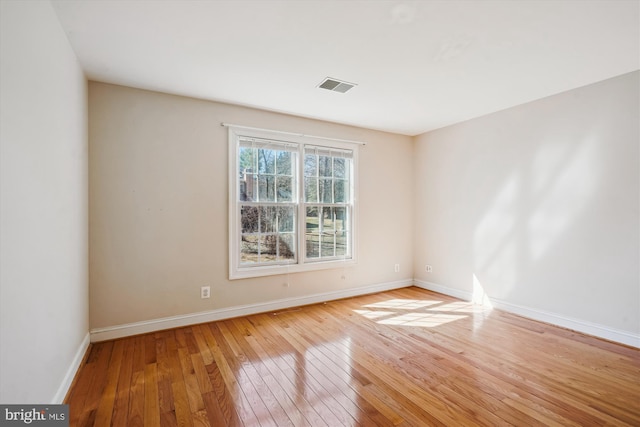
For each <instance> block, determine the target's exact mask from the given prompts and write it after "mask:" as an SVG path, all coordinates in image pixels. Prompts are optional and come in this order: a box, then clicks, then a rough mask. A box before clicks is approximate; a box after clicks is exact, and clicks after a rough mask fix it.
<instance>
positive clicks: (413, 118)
mask: <svg viewBox="0 0 640 427" xmlns="http://www.w3.org/2000/svg"><path fill="white" fill-rule="evenodd" d="M52 4H53V6H54V8H55V10H56V12H57V14H58V17H59V19H60V22H61V24H62V27H63V28H64V30H65V31H66V33H67V35H68V37H69V40H70V42H71V45H72V46H73V49H74V50H75V52H76V54H77V56H78V58H79V61H80V63H81V64H82V67H83V68H84V70H85V71H86V74H87V76H88V78H89V79H91V80H97V81H102V82H109V83H115V84H121V85H126V86H133V87H138V88H143V89H150V90H156V91H162V92H167V93H172V94H179V95H187V96H192V97H197V98H203V99H209V100H215V101H222V102H230V103H234V104H240V105H246V106H252V107H257V108H262V109H267V110H272V111H278V112H284V113H290V114H295V115H299V116H304V117H312V118H317V119H323V120H328V121H333V122H338V123H345V124H351V125H356V126H362V127H366V128H371V129H379V130H385V131H389V132H394V133H400V134H406V135H416V134H420V133H423V132H425V131H428V130H432V129H436V128H439V127H442V126H446V125H449V124H453V123H457V122H460V121H464V120H467V119H470V118H473V117H478V116H481V115H484V114H488V113H491V112H494V111H498V110H502V109H505V108H508V107H512V106H514V105H518V104H522V103H525V102H528V101H532V100H535V99H539V98H542V97H545V96H549V95H552V94H555V93H559V92H562V91H566V90H569V89H573V88H576V87H580V86H584V85H587V84H590V83H594V82H597V81H600V80H604V79H607V78H610V77H613V76H617V75H620V74H624V73H627V72H630V71H634V70H637V69H640V32H639V27H640V1H638V0H627V1H619V0H607V1H597V0H582V1H580V0H571V1H563V0H556V1H551V0H534V1H524V0H522V1H518V0H500V1H490V0H486V1H482V0H477V1H473V0H468V1H373V0H369V1H313V0H306V1H305V0H302V1H293V0H289V1H280V0H278V1H271V0H245V1H219V0H200V1H195V0H185V1H172V0H161V1H158V0H142V1H139V0H126V1H125V0H120V1H114V0H110V1H109V0H107V1H103V0H90V1H82V0H52ZM325 77H333V78H337V79H340V80H346V81H348V82H353V83H357V84H358V86H356V87H355V88H354V89H352V90H351V91H349V92H347V93H345V94H342V93H336V92H331V91H328V90H324V89H319V88H317V87H316V86H317V85H318V84H319V83H320V82H321V81H322V80H323V79H324V78H325Z"/></svg>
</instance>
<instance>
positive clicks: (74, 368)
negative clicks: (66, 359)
mask: <svg viewBox="0 0 640 427" xmlns="http://www.w3.org/2000/svg"><path fill="white" fill-rule="evenodd" d="M90 341H91V336H90V334H89V333H88V332H87V334H86V335H85V336H84V338H83V339H82V342H81V343H80V346H79V347H78V350H77V351H76V354H75V355H74V356H73V360H72V361H71V365H69V368H68V369H67V373H66V374H65V376H64V378H63V379H62V383H61V384H60V387H58V391H57V392H56V394H55V396H53V399H52V401H51V403H52V404H55V405H57V404H60V403H62V402H63V401H64V398H65V396H66V395H67V392H68V391H69V388H70V387H71V383H72V382H73V379H74V378H75V376H76V372H78V369H79V368H80V364H81V363H82V359H83V358H84V355H85V353H86V352H87V349H88V348H89V343H90Z"/></svg>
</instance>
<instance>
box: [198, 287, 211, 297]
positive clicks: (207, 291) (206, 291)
mask: <svg viewBox="0 0 640 427" xmlns="http://www.w3.org/2000/svg"><path fill="white" fill-rule="evenodd" d="M200 298H202V299H205V298H211V286H203V287H201V288H200Z"/></svg>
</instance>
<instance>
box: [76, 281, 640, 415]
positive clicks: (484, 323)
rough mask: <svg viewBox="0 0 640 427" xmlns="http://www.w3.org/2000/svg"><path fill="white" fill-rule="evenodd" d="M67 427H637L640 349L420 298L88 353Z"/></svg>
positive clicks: (373, 301) (358, 302)
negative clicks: (608, 426)
mask: <svg viewBox="0 0 640 427" xmlns="http://www.w3.org/2000/svg"><path fill="white" fill-rule="evenodd" d="M66 403H69V404H70V418H71V425H72V426H92V425H95V426H106V425H114V426H142V425H147V426H176V425H180V426H212V427H214V426H216V427H217V426H313V427H316V426H329V427H335V426H343V425H345V426H352V425H362V426H376V425H380V426H391V425H395V426H425V425H434V426H471V425H487V426H500V425H515V426H535V425H544V426H554V425H556V426H560V425H561V426H567V425H574V426H595V425H616V426H624V425H630V426H640V350H638V349H634V348H631V347H625V346H622V345H617V344H613V343H610V342H607V341H603V340H599V339H596V338H592V337H588V336H585V335H581V334H578V333H576V332H572V331H569V330H565V329H561V328H557V327H553V326H550V325H547V324H543V323H538V322H534V321H530V320H527V319H523V318H521V317H518V316H515V315H512V314H508V313H505V312H501V311H499V310H484V309H482V308H481V307H478V306H474V305H471V304H469V303H465V302H461V301H458V300H455V299H453V298H450V297H447V296H444V295H440V294H436V293H432V292H428V291H425V290H422V289H419V288H415V287H412V288H405V289H400V290H396V291H390V292H384V293H380V294H375V295H367V296H363V297H357V298H351V299H346V300H341V301H334V302H329V303H326V304H318V305H313V306H306V307H302V308H299V309H293V310H289V311H284V312H280V313H271V314H261V315H254V316H248V317H243V318H237V319H231V320H225V321H220V322H213V323H208V324H202V325H196V326H191V327H185V328H180V329H174V330H169V331H162V332H157V333H153V334H148V335H142V336H136V337H130V338H125V339H120V340H115V341H108V342H101V343H97V344H93V345H92V346H91V348H90V352H89V355H88V357H87V360H86V362H85V363H84V364H83V366H82V367H81V369H80V371H79V373H78V376H77V378H76V382H75V384H74V386H73V388H72V390H71V391H70V393H69V395H68V398H67V402H66Z"/></svg>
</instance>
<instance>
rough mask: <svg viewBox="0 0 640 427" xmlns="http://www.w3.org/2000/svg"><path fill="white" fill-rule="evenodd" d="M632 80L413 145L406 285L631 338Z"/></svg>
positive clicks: (635, 256) (639, 323)
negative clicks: (411, 280)
mask: <svg viewBox="0 0 640 427" xmlns="http://www.w3.org/2000/svg"><path fill="white" fill-rule="evenodd" d="M639 75H640V74H639V73H638V72H635V73H631V74H627V75H623V76H620V77H618V78H614V79H610V80H606V81H603V82H600V83H597V84H593V85H590V86H586V87H584V88H580V89H577V90H572V91H569V92H566V93H562V94H559V95H556V96H552V97H549V98H545V99H542V100H539V101H536V102H532V103H529V104H526V105H522V106H519V107H515V108H511V109H509V110H505V111H502V112H499V113H495V114H492V115H489V116H485V117H481V118H478V119H475V120H471V121H468V122H465V123H460V124H457V125H454V126H450V127H447V128H443V129H440V130H437V131H434V132H431V133H427V134H424V135H421V136H419V137H417V138H416V143H415V152H414V163H413V165H414V170H415V183H416V184H415V185H416V188H415V196H416V202H415V203H416V212H415V216H414V218H415V222H414V230H415V240H414V246H415V250H414V265H415V273H414V275H415V278H416V279H418V280H422V281H425V282H431V283H433V284H436V285H439V286H442V287H443V288H446V289H448V290H449V291H453V292H454V293H455V292H456V291H461V292H463V293H471V292H472V290H473V283H474V277H475V279H476V280H477V282H478V283H479V284H481V285H482V286H483V287H484V289H485V291H486V293H487V294H488V296H489V297H491V298H495V299H497V300H499V301H502V302H505V303H507V304H512V305H515V306H522V307H528V308H531V309H534V310H538V311H540V312H548V313H553V314H555V315H559V316H561V317H568V318H572V319H577V320H581V321H584V322H586V323H594V324H597V325H600V326H603V327H604V328H612V329H614V330H618V331H626V332H630V333H632V334H635V335H636V337H637V336H638V333H639V332H640V274H639V262H640V250H639V236H640V234H639V233H640V228H639V222H640V209H639V204H640V203H639V193H640V187H639V182H640V176H639V165H638V162H639V141H640V139H639V127H640V126H639V113H640V112H639V108H638V103H639V98H640V97H639V94H640V93H639V85H638V81H639ZM425 264H431V265H432V266H433V269H434V271H433V273H432V274H427V273H425V271H424V266H425ZM636 340H637V338H636Z"/></svg>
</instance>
